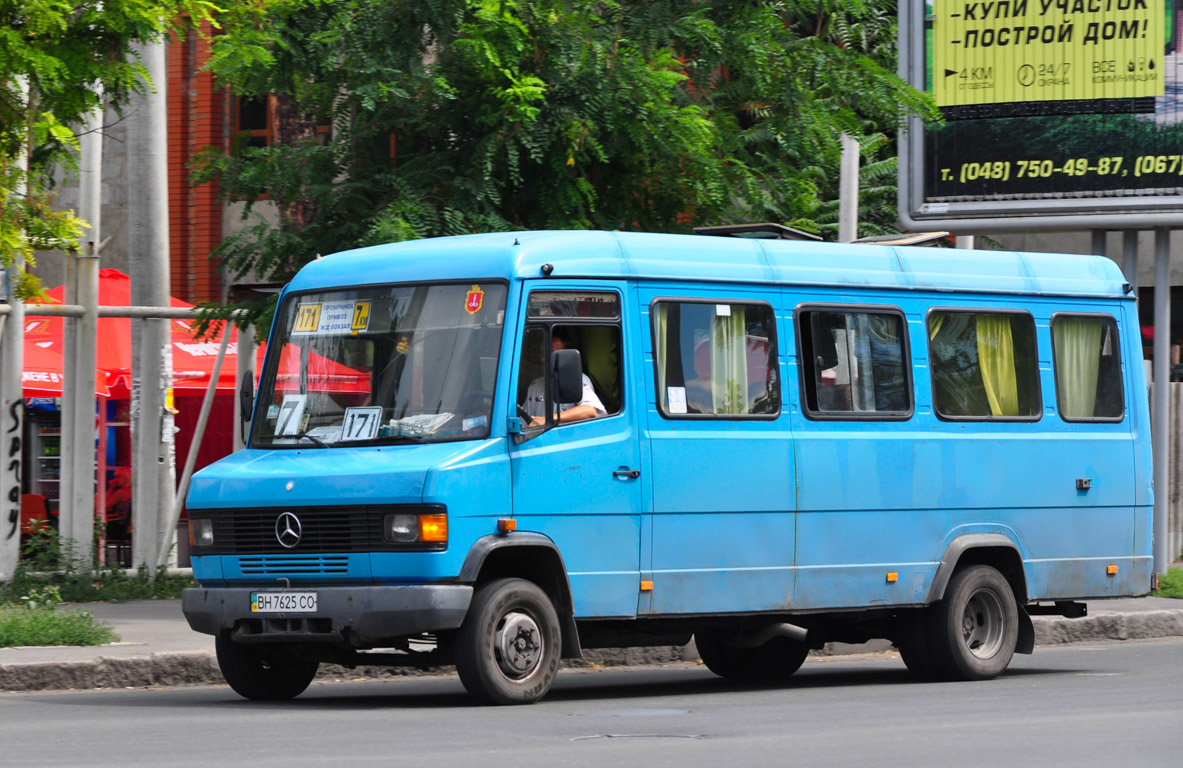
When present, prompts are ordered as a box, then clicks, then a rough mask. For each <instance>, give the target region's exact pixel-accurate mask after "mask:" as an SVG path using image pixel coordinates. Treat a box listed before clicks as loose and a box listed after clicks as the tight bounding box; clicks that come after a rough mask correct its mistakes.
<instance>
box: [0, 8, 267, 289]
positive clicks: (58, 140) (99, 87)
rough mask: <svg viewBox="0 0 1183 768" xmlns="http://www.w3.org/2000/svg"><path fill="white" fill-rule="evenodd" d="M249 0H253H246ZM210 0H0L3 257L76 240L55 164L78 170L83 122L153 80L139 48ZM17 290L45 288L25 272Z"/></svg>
mask: <svg viewBox="0 0 1183 768" xmlns="http://www.w3.org/2000/svg"><path fill="white" fill-rule="evenodd" d="M247 2H249V0H247ZM264 9H265V5H263V4H262V3H254V4H251V5H242V6H239V7H238V8H237V9H236V10H234V11H232V12H229V13H228V12H227V11H226V10H225V9H222V8H218V7H216V6H214V5H213V4H212V3H210V2H207V1H206V0H167V1H166V2H145V1H144V0H73V1H72V2H65V1H64V0H0V267H7V266H9V265H11V264H13V263H14V262H17V261H21V262H24V263H29V264H31V263H32V262H33V257H34V252H35V251H37V250H48V249H63V250H68V249H71V248H73V247H75V244H76V243H77V240H78V238H79V236H80V235H81V232H82V229H83V228H84V227H85V226H86V223H85V222H83V221H81V220H80V219H78V218H77V217H75V215H74V213H73V212H72V211H60V210H55V209H54V207H53V202H54V196H53V190H54V185H55V178H56V177H55V173H57V172H59V171H63V170H64V171H65V172H66V173H70V172H73V171H76V170H77V154H76V153H77V150H78V144H79V141H78V131H79V130H80V126H81V125H82V124H83V122H84V121H85V119H86V117H87V116H88V115H90V114H92V113H94V112H95V111H101V110H102V109H103V107H104V105H106V106H108V107H111V108H113V109H115V110H116V111H118V110H120V109H121V108H122V107H123V106H124V105H126V104H127V103H128V100H129V99H130V98H131V96H132V94H133V93H136V92H142V91H143V90H144V88H146V87H149V84H148V83H147V78H146V75H145V72H144V69H143V67H142V66H141V65H140V63H139V62H138V60H137V58H136V56H135V53H134V47H133V46H134V44H135V43H151V42H155V41H158V40H160V39H162V38H163V37H164V36H165V35H167V34H168V33H170V32H180V31H182V30H183V29H184V28H185V27H186V26H188V25H189V24H190V23H192V22H196V23H201V22H203V21H211V20H212V14H213V13H214V12H215V11H217V12H219V13H221V14H222V15H225V16H228V17H229V18H231V19H246V18H247V17H249V16H250V15H251V14H252V13H253V14H255V15H256V16H257V14H258V13H260V12H262V11H263V10H264ZM16 277H17V281H18V285H17V293H18V295H21V296H28V295H30V294H32V293H36V292H37V290H38V283H37V281H36V279H35V278H33V277H32V276H31V275H27V274H20V275H17V276H16Z"/></svg>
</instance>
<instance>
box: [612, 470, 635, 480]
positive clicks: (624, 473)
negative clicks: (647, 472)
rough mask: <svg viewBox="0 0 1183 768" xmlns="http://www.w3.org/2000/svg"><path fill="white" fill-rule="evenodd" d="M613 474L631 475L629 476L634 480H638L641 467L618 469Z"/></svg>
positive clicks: (623, 476)
mask: <svg viewBox="0 0 1183 768" xmlns="http://www.w3.org/2000/svg"><path fill="white" fill-rule="evenodd" d="M612 476H613V477H620V478H625V477H629V478H632V479H633V480H636V479H637V478H638V477H640V476H641V470H639V469H618V470H616V471H615V472H613V473H612Z"/></svg>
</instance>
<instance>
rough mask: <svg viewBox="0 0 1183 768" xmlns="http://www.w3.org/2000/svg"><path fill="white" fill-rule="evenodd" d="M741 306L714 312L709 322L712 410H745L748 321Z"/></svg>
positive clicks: (746, 404)
mask: <svg viewBox="0 0 1183 768" xmlns="http://www.w3.org/2000/svg"><path fill="white" fill-rule="evenodd" d="M745 316H746V312H745V308H744V307H743V306H734V305H733V306H732V307H731V314H730V315H719V314H717V310H716V315H715V318H714V322H713V323H712V324H711V336H712V337H713V338H712V342H713V344H714V350H713V354H712V355H711V385H712V387H711V388H712V390H713V395H714V405H715V413H747V412H748V348H747V339H748V337H747V327H748V326H747V322H746V320H745Z"/></svg>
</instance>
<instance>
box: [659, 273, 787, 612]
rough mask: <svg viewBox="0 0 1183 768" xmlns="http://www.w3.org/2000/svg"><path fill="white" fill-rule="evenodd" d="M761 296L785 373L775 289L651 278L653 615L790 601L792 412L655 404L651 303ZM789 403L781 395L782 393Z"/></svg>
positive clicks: (783, 606) (761, 606)
mask: <svg viewBox="0 0 1183 768" xmlns="http://www.w3.org/2000/svg"><path fill="white" fill-rule="evenodd" d="M663 297H664V298H680V299H710V300H716V301H725V300H732V301H757V302H767V303H768V304H771V306H772V308H773V311H774V313H775V315H776V317H777V323H776V326H777V335H778V337H779V338H778V339H777V348H778V358H777V364H778V366H779V375H780V378H781V380H782V381H783V380H784V378H785V370H784V357H783V350H784V348H785V346H786V344H788V343H791V342H790V341H789V339H790V338H791V337H790V336H788V331H787V328H786V325H785V322H784V317H783V312H782V311H781V308H780V301H779V292H778V291H776V290H774V289H766V290H754V289H746V290H745V289H742V288H740V287H738V286H723V287H718V288H713V289H712V288H709V287H704V286H701V285H673V284H645V285H644V286H642V288H641V290H640V306H641V311H642V319H643V329H642V330H643V333H642V337H643V343H644V345H645V356H644V360H645V376H644V385H645V404H646V413H645V425H646V426H645V429H646V431H645V435H646V439H647V442H648V444H649V450H650V456H651V462H652V470H651V477H652V484H651V488H652V503H651V514H650V516H649V524H650V525H651V533H652V545H651V549H650V551H649V552H648V553H646V554H647V555H648V559H647V562H646V566H644V570H645V572H646V578H647V579H650V578H651V579H652V581H653V591H652V593H651V594H650V596H649V599H648V600H647V601H646V600H645V599H642V607H641V612H642V613H647V614H686V613H717V612H719V613H721V612H735V611H758V610H778V609H779V610H784V609H786V608H788V607H789V596H790V592H791V583H792V565H793V557H794V554H793V550H794V539H795V531H794V526H795V521H794V516H793V508H794V476H795V470H794V456H793V444H792V435H791V433H790V431H789V418H788V416H787V414H785V413H784V412H783V411H782V412H781V413H780V414H779V415H777V416H776V418H774V419H772V420H731V421H727V420H722V419H719V420H715V419H711V420H691V419H670V418H666V417H665V416H663V415H662V414H661V413H660V411H659V410H658V407H657V397H658V396H657V391H656V387H657V384H656V376H655V372H654V351H653V334H652V325H651V320H652V318H651V317H650V311H651V306H652V302H653V301H654V300H655V299H658V298H663ZM782 402H783V395H782Z"/></svg>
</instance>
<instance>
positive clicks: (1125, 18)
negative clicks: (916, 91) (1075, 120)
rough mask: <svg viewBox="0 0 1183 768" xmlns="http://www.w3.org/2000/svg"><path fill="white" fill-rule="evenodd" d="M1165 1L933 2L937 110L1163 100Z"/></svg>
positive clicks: (1023, 0) (932, 52)
mask: <svg viewBox="0 0 1183 768" xmlns="http://www.w3.org/2000/svg"><path fill="white" fill-rule="evenodd" d="M1163 3H1164V0H933V2H932V16H931V22H932V47H931V55H932V60H931V61H932V74H931V77H932V91H933V95H934V96H935V98H936V101H937V105H938V106H941V107H956V106H964V105H971V104H1000V103H1017V102H1038V101H1084V100H1100V99H1132V98H1141V97H1154V96H1161V95H1163V93H1164V82H1165V79H1164V69H1165V67H1164V64H1165V62H1164V61H1163V59H1164V56H1163V46H1164V24H1163V14H1164V5H1163ZM1096 111H1098V112H1099V111H1102V110H1096Z"/></svg>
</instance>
